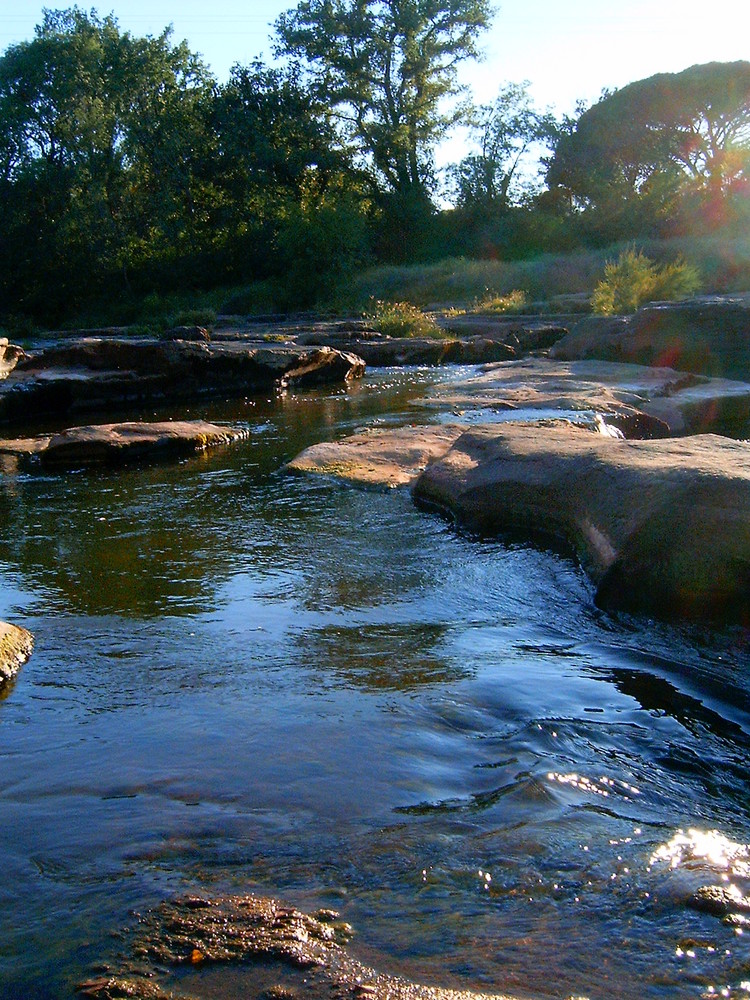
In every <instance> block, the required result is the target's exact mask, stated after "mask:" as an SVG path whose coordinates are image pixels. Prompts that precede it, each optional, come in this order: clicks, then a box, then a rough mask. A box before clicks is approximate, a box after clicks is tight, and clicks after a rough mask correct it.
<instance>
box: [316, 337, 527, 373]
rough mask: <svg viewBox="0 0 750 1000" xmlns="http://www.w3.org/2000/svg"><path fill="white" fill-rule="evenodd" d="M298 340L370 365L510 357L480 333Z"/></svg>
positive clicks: (510, 353)
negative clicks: (350, 353) (349, 354)
mask: <svg viewBox="0 0 750 1000" xmlns="http://www.w3.org/2000/svg"><path fill="white" fill-rule="evenodd" d="M298 342H313V343H325V344H327V345H329V346H330V347H333V348H337V349H339V350H341V349H344V348H346V349H348V350H351V351H354V352H355V353H356V354H357V355H358V356H359V357H361V358H362V360H363V361H365V363H366V364H368V365H369V366H370V367H372V368H391V367H401V366H403V365H446V364H482V363H484V362H488V361H501V360H502V361H504V360H507V359H509V358H514V357H515V353H514V351H513V349H512V348H511V347H509V346H508V345H506V344H503V343H499V342H497V341H494V340H487V339H485V338H482V337H467V338H465V339H462V340H458V339H456V338H454V337H383V336H380V335H379V334H378V335H374V336H373V335H368V336H364V337H356V338H353V339H352V338H350V337H348V336H338V335H336V336H326V335H324V334H320V333H318V334H312V335H302V336H300V337H299V338H298Z"/></svg>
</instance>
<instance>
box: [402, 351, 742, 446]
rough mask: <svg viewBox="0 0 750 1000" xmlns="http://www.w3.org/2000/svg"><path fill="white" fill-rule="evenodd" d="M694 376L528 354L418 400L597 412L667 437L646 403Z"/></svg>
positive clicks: (477, 408) (622, 425) (574, 416)
mask: <svg viewBox="0 0 750 1000" xmlns="http://www.w3.org/2000/svg"><path fill="white" fill-rule="evenodd" d="M695 381H700V380H699V379H697V377H696V376H691V375H685V374H683V373H680V372H674V371H672V370H671V369H664V368H660V369H655V368H645V367H642V366H638V365H622V364H619V365H618V364H613V363H611V362H602V361H577V362H562V361H550V360H548V359H546V358H526V359H525V360H523V361H515V362H511V363H505V364H495V365H487V366H486V367H485V368H484V370H483V371H482V372H481V373H480V374H478V375H471V376H469V377H466V376H465V375H462V376H461V377H460V378H459V379H457V380H455V381H453V382H445V383H442V384H441V385H439V386H437V387H436V388H434V389H433V390H432V392H431V394H430V396H428V397H426V398H425V399H423V400H421V401H420V402H421V403H422V404H423V405H425V406H430V407H440V408H444V407H450V408H451V410H452V412H453V413H454V414H460V415H463V416H471V415H473V414H475V415H476V416H477V419H478V420H488V419H490V417H491V413H492V411H495V412H497V411H513V415H514V418H515V419H519V420H524V419H525V420H537V419H539V418H540V417H549V418H555V417H557V418H559V419H568V420H571V421H574V422H577V423H581V424H583V425H585V426H588V427H595V426H597V417H599V418H602V420H603V421H604V422H605V423H606V424H607V425H609V426H611V427H615V428H617V429H618V430H620V431H621V432H622V433H623V434H624V435H625V436H626V437H666V436H667V435H668V434H670V433H671V429H670V427H669V426H668V424H667V422H666V421H665V420H664V419H663V418H661V417H659V416H656V415H653V416H652V415H650V414H649V413H647V412H644V410H645V407H644V403H646V402H648V401H649V400H650V399H652V398H655V397H658V398H661V397H663V396H669V397H670V398H674V396H675V394H676V393H678V392H679V390H680V388H681V387H683V386H684V385H692V384H693V383H694V382H695ZM748 389H749V390H750V387H748ZM485 414H486V415H485Z"/></svg>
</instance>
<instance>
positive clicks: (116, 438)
mask: <svg viewBox="0 0 750 1000" xmlns="http://www.w3.org/2000/svg"><path fill="white" fill-rule="evenodd" d="M246 436H247V432H246V431H244V430H241V429H237V428H229V427H219V426H218V425H216V424H209V423H206V422H205V421H202V420H175V421H163V422H152V423H146V422H141V421H135V422H132V423H120V424H98V425H92V426H88V427H71V428H68V429H67V430H65V431H62V432H61V433H60V434H53V435H47V436H43V437H38V438H30V439H29V438H26V439H23V438H22V439H17V440H15V441H0V454H6V455H15V456H16V457H17V458H18V459H20V460H21V461H24V460H25V461H27V462H28V461H29V460H30V459H35V460H38V461H40V462H41V464H42V465H43V466H44V467H45V468H50V469H66V468H67V469H69V468H81V467H83V466H90V465H104V464H108V465H115V464H121V463H124V462H132V461H137V460H141V459H146V458H148V459H151V458H173V457H177V456H181V455H192V454H195V453H197V452H201V451H205V450H206V449H207V448H212V447H215V446H217V445H223V444H230V443H231V442H233V441H237V440H239V439H241V438H243V437H246Z"/></svg>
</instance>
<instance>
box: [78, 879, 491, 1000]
mask: <svg viewBox="0 0 750 1000" xmlns="http://www.w3.org/2000/svg"><path fill="white" fill-rule="evenodd" d="M337 918H338V914H336V913H335V912H333V911H331V910H321V911H318V913H317V914H315V915H314V916H311V915H309V914H306V913H303V912H302V911H301V910H298V909H296V908H295V907H291V906H284V905H282V904H281V903H279V902H277V901H276V900H273V899H267V898H264V897H262V896H228V897H220V898H210V897H195V896H191V897H187V898H184V899H177V900H174V901H171V902H166V903H163V904H162V905H161V906H159V907H158V908H157V909H155V910H153V911H151V912H150V913H147V914H145V915H144V916H143V917H142V918H141V921H140V926H139V927H138V928H137V930H136V932H135V935H134V937H135V941H134V949H133V951H134V955H135V958H136V960H137V963H139V964H136V963H134V968H132V969H127V970H125V972H124V973H122V974H113V975H105V976H98V977H97V978H95V979H91V980H89V981H87V982H84V983H81V984H80V985H79V986H78V993H79V994H80V995H82V996H85V997H92V998H96V1000H115V998H121V997H131V998H133V1000H166V998H167V997H173V998H175V1000H180V997H184V996H185V994H180V995H179V996H178V995H177V994H175V993H174V992H173V990H172V989H171V988H168V987H164V988H162V986H161V985H159V984H158V983H157V982H154V979H153V977H154V971H155V969H159V970H163V969H164V967H165V966H167V967H173V968H174V967H178V968H179V967H183V968H184V967H187V968H190V967H192V968H194V969H200V968H202V967H204V966H206V965H210V964H216V963H244V965H245V970H246V971H245V977H246V979H247V981H248V988H247V990H246V992H245V995H247V996H259V995H261V996H267V997H278V998H280V1000H283V998H289V997H297V998H299V1000H303V998H307V1000H318V998H327V1000H330V998H338V1000H345V998H351V1000H489V998H488V997H487V995H486V994H478V993H471V992H469V991H456V990H450V989H443V988H440V987H435V986H420V985H418V984H416V983H411V982H408V981H407V980H405V979H400V978H398V977H395V976H388V975H384V974H382V973H378V972H376V971H375V970H374V969H371V968H369V967H367V966H365V965H363V964H362V963H361V962H359V961H357V960H356V959H355V958H353V957H352V956H351V955H350V954H349V952H348V950H347V949H346V947H345V944H346V941H347V940H348V937H349V935H350V934H351V928H350V927H349V926H348V925H347V924H342V923H341V922H340V921H338V919H337ZM144 961H145V962H146V963H147V964H146V966H145V968H144V966H143V962H144ZM162 975H163V971H162ZM256 977H257V979H258V981H257V982H256ZM274 980H276V982H275V981H274ZM170 985H171V984H170ZM179 985H180V987H181V988H182V989H185V988H187V989H189V988H190V981H189V979H188V978H187V977H186V976H184V975H182V976H181V977H180V979H179ZM197 986H198V984H196V987H197ZM264 986H265V988H263V987H264ZM494 1000H508V998H507V997H505V998H503V997H500V996H498V995H495V996H494Z"/></svg>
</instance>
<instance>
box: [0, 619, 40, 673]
mask: <svg viewBox="0 0 750 1000" xmlns="http://www.w3.org/2000/svg"><path fill="white" fill-rule="evenodd" d="M33 647H34V639H33V637H32V635H31V633H30V632H27V631H26V629H25V628H19V627H18V626H17V625H9V624H8V623H7V622H0V688H2V686H3V685H4V684H5V683H6V682H7V681H9V680H11V679H12V678H13V677H14V676H15V675H16V674H17V673H18V671H19V670H20V668H21V667H22V666H23V664H24V663H25V662H26V660H28V658H29V657H30V656H31V650H32V649H33Z"/></svg>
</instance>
